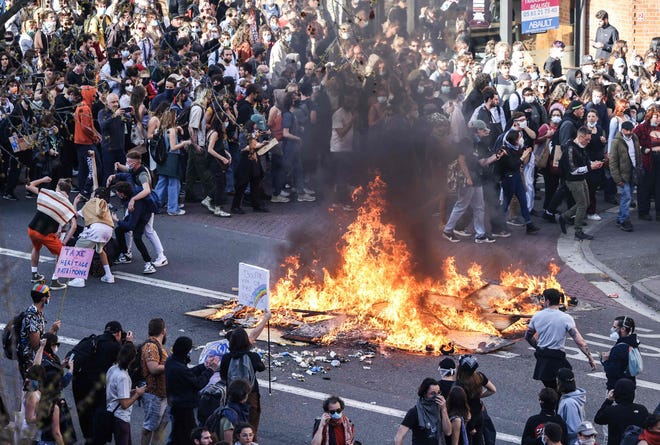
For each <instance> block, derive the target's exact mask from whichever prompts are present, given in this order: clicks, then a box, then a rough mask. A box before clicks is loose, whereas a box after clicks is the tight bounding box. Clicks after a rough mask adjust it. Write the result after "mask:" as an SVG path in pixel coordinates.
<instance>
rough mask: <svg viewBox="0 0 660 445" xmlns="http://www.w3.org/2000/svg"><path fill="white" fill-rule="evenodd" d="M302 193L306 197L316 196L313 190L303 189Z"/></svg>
mask: <svg viewBox="0 0 660 445" xmlns="http://www.w3.org/2000/svg"><path fill="white" fill-rule="evenodd" d="M303 193H305V194H306V195H316V192H315V191H314V190H312V189H308V188H305V187H303Z"/></svg>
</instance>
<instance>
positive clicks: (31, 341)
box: [16, 283, 61, 380]
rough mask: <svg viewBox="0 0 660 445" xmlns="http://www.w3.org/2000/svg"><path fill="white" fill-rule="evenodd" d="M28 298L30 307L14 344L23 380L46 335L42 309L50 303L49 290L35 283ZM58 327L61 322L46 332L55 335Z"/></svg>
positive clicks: (41, 284) (58, 321) (56, 322)
mask: <svg viewBox="0 0 660 445" xmlns="http://www.w3.org/2000/svg"><path fill="white" fill-rule="evenodd" d="M30 297H31V298H32V305H30V307H28V308H27V309H26V310H25V316H24V317H23V319H22V321H21V327H20V336H19V337H18V339H17V344H16V355H17V358H18V369H19V371H20V373H21V377H22V378H23V380H25V378H26V375H27V370H28V369H29V368H30V366H32V363H33V362H34V358H35V354H36V353H37V350H39V347H40V342H41V339H42V337H43V336H44V335H45V334H46V317H45V316H44V308H45V306H46V305H47V304H48V303H50V288H49V287H48V286H46V285H45V284H43V283H37V284H35V285H34V286H33V287H32V291H31V292H30ZM60 326H61V321H60V320H57V321H55V322H54V323H53V324H52V325H51V326H50V329H49V330H48V332H49V333H51V334H57V331H59V329H60Z"/></svg>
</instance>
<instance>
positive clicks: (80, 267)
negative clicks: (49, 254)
mask: <svg viewBox="0 0 660 445" xmlns="http://www.w3.org/2000/svg"><path fill="white" fill-rule="evenodd" d="M93 257H94V249H84V248H82V247H63V248H62V252H60V256H59V258H58V259H57V265H56V266H55V276H57V277H58V278H82V279H83V280H86V279H87V275H88V274H89V268H90V266H91V265H92V258H93Z"/></svg>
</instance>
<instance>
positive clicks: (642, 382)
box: [587, 372, 660, 391]
mask: <svg viewBox="0 0 660 445" xmlns="http://www.w3.org/2000/svg"><path fill="white" fill-rule="evenodd" d="M587 375H588V376H589V377H596V378H598V379H604V380H607V376H606V375H605V373H604V372H591V373H589V374H587ZM635 381H636V382H637V386H641V387H642V388H648V389H653V390H655V391H660V384H657V383H653V382H648V381H646V380H640V379H635Z"/></svg>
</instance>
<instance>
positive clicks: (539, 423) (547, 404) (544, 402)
mask: <svg viewBox="0 0 660 445" xmlns="http://www.w3.org/2000/svg"><path fill="white" fill-rule="evenodd" d="M558 401H559V394H557V391H555V390H554V389H552V388H543V389H542V390H541V391H539V404H540V405H541V412H540V413H538V414H534V415H533V416H531V417H529V418H528V419H527V421H526V422H525V428H524V430H523V434H522V441H521V445H543V441H542V436H543V429H544V427H545V425H547V424H548V423H556V424H557V425H559V426H561V430H562V434H561V443H562V444H563V445H568V433H567V430H566V422H564V419H562V418H561V417H560V416H559V415H557V402H558Z"/></svg>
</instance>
